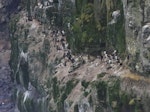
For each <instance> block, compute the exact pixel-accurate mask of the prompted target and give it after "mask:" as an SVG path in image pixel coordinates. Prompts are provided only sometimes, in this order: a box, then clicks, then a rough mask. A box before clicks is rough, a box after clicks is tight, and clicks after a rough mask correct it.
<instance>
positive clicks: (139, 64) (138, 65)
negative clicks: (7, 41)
mask: <svg viewBox="0 0 150 112" xmlns="http://www.w3.org/2000/svg"><path fill="white" fill-rule="evenodd" d="M22 2H24V4H25V6H26V8H23V9H22V10H21V11H20V12H19V13H17V14H16V15H15V16H13V18H12V19H11V21H10V38H11V46H12V52H11V60H10V66H11V69H12V79H13V80H14V81H15V82H16V83H17V84H18V86H17V89H16V93H15V94H16V96H15V98H16V103H17V107H18V111H20V112H113V111H115V112H137V111H139V112H149V111H150V108H149V101H150V100H149V98H150V91H149V90H150V84H149V83H150V79H149V76H148V75H149V70H150V69H149V36H150V32H149V23H148V21H149V19H150V18H149V7H150V4H149V1H148V0H145V1H142V0H141V1H138V0H137V1H129V0H128V1H126V0H124V1H121V0H118V1H117V2H116V0H100V1H97V0H94V1H91V0H83V1H80V0H75V1H70V0H64V1H62V0H58V1H57V0H52V1H51V0H49V1H47V0H45V1H43V0H42V1H39V0H37V1H32V0H28V1H22ZM104 50H106V52H103V51H104ZM115 50H117V52H116V51H115ZM128 65H129V66H128ZM129 68H130V69H131V70H132V72H131V71H130V69H129ZM133 71H134V72H133ZM135 71H138V72H140V73H141V74H142V75H138V74H136V73H135ZM143 75H147V77H146V78H145V77H144V76H143Z"/></svg>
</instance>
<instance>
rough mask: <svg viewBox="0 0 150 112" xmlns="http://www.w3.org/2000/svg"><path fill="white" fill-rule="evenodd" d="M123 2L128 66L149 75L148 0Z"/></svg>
mask: <svg viewBox="0 0 150 112" xmlns="http://www.w3.org/2000/svg"><path fill="white" fill-rule="evenodd" d="M123 4H124V15H125V19H126V22H125V27H126V42H127V50H128V52H129V54H130V66H131V67H132V68H133V69H135V70H136V71H138V72H141V73H144V74H147V75H149V72H150V71H149V70H150V51H149V49H150V46H149V45H150V44H149V42H150V40H149V39H150V32H149V29H150V26H149V22H150V12H149V11H150V2H149V1H148V0H146V1H143V0H137V1H128V0H123ZM144 74H143V75H144Z"/></svg>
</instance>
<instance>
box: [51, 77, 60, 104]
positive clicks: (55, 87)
mask: <svg viewBox="0 0 150 112" xmlns="http://www.w3.org/2000/svg"><path fill="white" fill-rule="evenodd" d="M52 86H53V98H54V101H55V102H57V99H58V97H59V96H60V93H59V86H58V82H57V78H56V77H54V78H53V79H52Z"/></svg>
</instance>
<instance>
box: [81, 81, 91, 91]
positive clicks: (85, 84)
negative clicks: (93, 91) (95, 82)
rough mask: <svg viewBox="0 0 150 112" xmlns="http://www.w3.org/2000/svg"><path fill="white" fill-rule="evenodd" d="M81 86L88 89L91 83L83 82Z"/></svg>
mask: <svg viewBox="0 0 150 112" xmlns="http://www.w3.org/2000/svg"><path fill="white" fill-rule="evenodd" d="M81 85H82V86H83V87H84V88H85V89H86V88H87V87H88V85H89V82H86V81H85V80H83V81H82V82H81Z"/></svg>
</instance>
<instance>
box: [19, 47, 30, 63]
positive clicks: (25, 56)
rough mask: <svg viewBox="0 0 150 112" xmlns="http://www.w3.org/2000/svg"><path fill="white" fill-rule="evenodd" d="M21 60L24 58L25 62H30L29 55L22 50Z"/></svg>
mask: <svg viewBox="0 0 150 112" xmlns="http://www.w3.org/2000/svg"><path fill="white" fill-rule="evenodd" d="M20 58H21V59H22V58H23V59H24V60H25V62H27V61H28V53H24V52H23V50H22V51H21V54H20Z"/></svg>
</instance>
